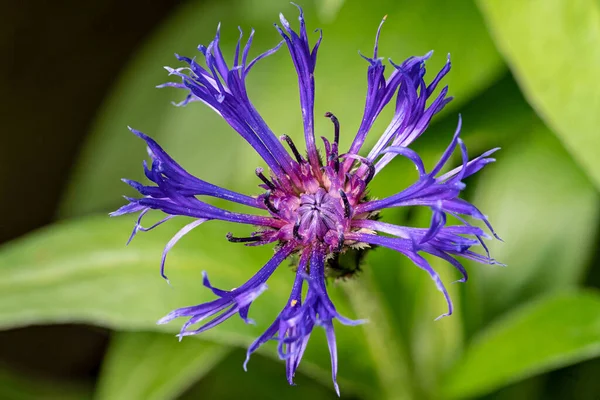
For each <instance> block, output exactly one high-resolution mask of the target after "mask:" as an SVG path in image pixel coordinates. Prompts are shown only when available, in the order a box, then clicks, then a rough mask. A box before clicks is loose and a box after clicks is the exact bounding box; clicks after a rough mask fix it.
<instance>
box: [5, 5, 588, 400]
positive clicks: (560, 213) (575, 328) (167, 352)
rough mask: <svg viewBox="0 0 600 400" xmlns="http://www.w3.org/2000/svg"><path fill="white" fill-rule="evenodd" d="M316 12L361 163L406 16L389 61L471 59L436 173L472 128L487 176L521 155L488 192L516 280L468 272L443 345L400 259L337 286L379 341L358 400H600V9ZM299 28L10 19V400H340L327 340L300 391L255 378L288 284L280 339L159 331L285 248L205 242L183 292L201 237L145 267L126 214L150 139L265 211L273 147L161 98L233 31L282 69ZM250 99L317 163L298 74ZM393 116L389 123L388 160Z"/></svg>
mask: <svg viewBox="0 0 600 400" xmlns="http://www.w3.org/2000/svg"><path fill="white" fill-rule="evenodd" d="M301 5H302V6H303V7H304V9H305V12H306V18H307V23H308V28H309V31H312V30H313V29H314V28H317V27H320V28H323V30H324V41H323V44H322V47H321V50H320V52H319V62H318V65H317V71H316V85H317V88H316V90H317V100H316V105H315V113H316V115H319V114H322V113H323V112H325V111H332V112H334V113H335V114H336V115H337V117H338V118H339V120H340V121H341V124H342V148H344V147H345V146H348V145H349V143H350V141H351V139H352V137H353V134H354V133H355V131H356V128H357V127H358V125H359V122H360V118H361V112H362V107H363V106H364V93H365V87H366V77H365V75H366V67H367V64H366V62H365V61H364V60H362V59H361V58H360V57H359V56H358V54H357V50H361V51H362V52H363V53H365V54H369V53H370V52H371V51H372V46H373V40H374V35H375V31H376V28H377V26H378V24H379V22H380V20H381V18H382V17H383V16H384V15H386V14H387V15H388V20H387V22H386V24H385V25H384V28H383V32H382V39H381V43H380V54H381V55H382V56H384V57H386V58H387V57H391V58H392V60H394V61H395V62H400V61H402V60H403V59H404V58H406V57H408V56H411V55H422V54H425V53H426V52H427V51H429V50H431V49H433V50H434V51H435V53H434V56H433V58H432V59H431V60H430V61H429V62H428V64H427V66H428V70H429V74H430V75H429V77H430V78H429V79H431V78H432V76H433V74H434V73H435V72H437V70H438V69H439V68H440V67H441V66H442V65H443V63H444V61H445V59H446V54H447V53H451V55H452V62H453V69H452V71H451V72H450V74H449V76H448V77H447V78H446V79H445V81H446V84H448V85H449V86H450V93H451V95H453V96H454V97H455V100H454V101H452V102H451V103H450V104H449V105H448V106H447V107H446V109H445V110H444V112H443V113H442V114H441V115H440V116H438V117H437V118H436V119H435V120H434V123H433V124H432V126H431V127H430V129H429V130H428V131H427V133H426V134H425V135H424V136H423V137H422V138H420V139H419V140H418V141H417V142H416V143H415V145H414V147H415V149H416V150H418V151H419V153H420V154H421V155H422V157H423V158H424V160H425V161H426V162H428V164H429V165H431V164H432V163H433V162H435V160H436V159H437V158H438V157H439V155H440V154H441V152H442V151H443V150H444V148H445V146H446V145H447V143H448V141H449V139H450V135H451V134H452V133H453V130H454V126H455V124H456V119H457V114H458V113H461V114H462V116H463V121H464V122H463V128H464V129H463V132H464V133H463V138H464V139H465V141H466V143H467V145H468V147H469V150H470V154H472V155H477V154H479V153H481V152H483V151H485V150H487V149H488V148H491V147H496V146H500V147H502V151H500V152H498V153H497V156H496V158H497V159H498V162H497V163H495V164H492V165H490V166H488V167H486V169H484V170H483V171H481V172H480V173H478V174H477V176H475V177H473V178H470V180H468V182H467V185H468V187H467V190H466V193H465V197H467V198H468V199H469V200H471V201H473V202H474V203H475V204H476V205H477V206H478V207H479V208H480V209H481V210H482V211H483V212H484V213H486V214H487V215H488V216H489V219H490V220H491V222H492V224H493V225H494V227H495V229H496V230H497V232H498V233H499V234H500V236H502V237H503V239H504V240H505V242H504V243H502V242H494V243H491V245H490V249H491V251H492V256H493V257H494V258H496V259H498V260H500V261H502V262H504V263H506V264H507V265H508V266H507V267H506V268H503V267H497V266H485V265H477V264H469V263H467V268H468V270H469V273H470V277H471V278H470V280H469V281H468V282H467V283H466V284H456V285H451V286H450V290H451V295H452V297H453V299H454V300H455V303H456V304H457V310H456V312H455V314H454V315H453V316H452V317H450V318H444V319H442V320H440V321H436V322H434V318H435V317H437V316H438V315H439V314H441V313H442V312H443V311H444V309H445V308H444V307H445V305H444V301H443V298H442V297H441V296H440V295H439V292H437V291H436V289H435V286H434V285H433V284H432V282H431V281H430V279H429V277H428V276H427V275H426V274H424V273H422V271H420V270H418V268H416V267H414V266H413V265H411V263H410V262H409V261H408V260H406V259H404V258H402V257H401V256H400V255H398V254H396V253H393V252H392V251H386V250H384V249H379V250H377V251H374V252H372V253H371V254H370V255H369V257H368V259H367V261H366V265H365V268H364V272H363V273H362V274H361V275H360V276H359V277H358V278H357V279H353V280H351V281H347V282H337V283H332V284H331V285H330V290H331V292H332V293H331V294H332V297H333V298H334V302H335V303H336V305H338V308H339V309H340V311H341V312H342V313H343V314H345V315H348V316H351V317H360V318H368V319H369V320H370V323H369V324H366V325H363V326H360V327H346V326H340V325H337V326H336V332H337V335H338V349H339V353H340V357H339V358H340V360H339V361H340V369H339V381H340V386H341V391H342V397H343V398H347V399H498V400H504V399H586V400H588V399H589V400H597V399H600V380H599V379H598V377H599V376H600V360H599V359H598V358H597V357H598V356H599V355H600V294H599V292H598V290H597V289H598V287H600V272H599V271H600V269H599V261H600V252H599V251H598V248H599V246H598V244H599V238H598V226H599V223H598V218H599V215H598V202H599V198H598V189H599V188H600V158H598V156H597V154H596V153H597V152H598V150H600V133H599V131H598V126H600V112H599V110H600V90H599V89H598V82H600V79H599V78H600V2H598V1H597V0H596V1H593V0H480V1H470V0H464V1H462V0H461V1H449V0H448V1H440V0H425V1H420V2H416V1H409V0H401V1H393V0H386V1H370V2H364V1H358V0H346V1H344V0H324V1H316V0H313V1H309V0H307V1H304V2H301ZM279 12H284V13H285V15H286V16H287V18H288V19H289V20H290V22H292V21H293V22H294V23H295V22H296V21H297V20H296V16H297V11H296V9H295V8H294V7H293V6H291V5H289V3H287V2H285V1H275V0H246V1H242V0H237V1H235V0H224V1H217V0H204V1H203V0H198V1H187V2H175V1H166V2H156V3H148V2H141V1H139V0H135V1H131V2H126V3H123V2H116V1H97V2H92V3H90V4H81V3H75V2H69V1H63V2H54V3H44V2H41V1H37V2H34V1H33V0H30V1H29V2H23V3H19V4H17V3H14V4H12V5H10V6H9V7H7V11H6V12H3V13H2V14H3V15H2V18H3V20H2V21H1V23H0V27H1V28H0V29H2V35H1V36H0V37H1V38H2V41H1V42H0V45H1V46H2V49H4V51H3V52H2V54H5V55H8V57H7V58H6V59H5V62H4V63H2V66H1V67H0V68H2V73H1V74H0V79H2V85H1V87H2V92H1V101H2V103H1V104H0V109H2V111H3V118H2V124H3V129H2V139H3V145H2V146H1V147H0V151H1V153H0V166H1V167H2V170H1V171H0V182H1V183H2V196H0V202H2V206H3V209H4V210H5V212H4V213H3V217H2V223H1V225H0V240H2V241H5V242H6V243H5V244H4V245H2V247H0V272H1V274H2V275H1V276H2V279H0V328H2V332H0V399H89V398H94V399H107V400H108V399H111V400H112V399H127V400H136V399H176V398H181V399H198V398H202V399H230V398H238V397H249V398H264V399H279V398H281V397H282V396H283V397H284V398H290V399H305V398H307V397H310V398H312V399H332V398H336V396H335V393H334V391H333V390H332V385H331V382H330V367H329V355H328V352H327V350H326V343H325V340H324V337H323V336H324V334H323V333H322V332H321V331H316V332H315V333H314V334H313V337H312V338H311V343H310V345H309V348H308V350H307V353H306V355H305V357H304V360H303V361H302V364H301V368H300V374H299V376H297V379H296V381H297V386H295V387H289V386H288V385H287V382H286V381H285V376H284V372H285V368H284V364H283V363H282V362H281V361H279V360H278V359H277V356H276V351H275V349H274V347H269V346H266V347H265V348H264V349H263V350H262V351H261V352H259V354H257V355H256V356H254V357H253V358H252V360H251V361H250V364H249V370H248V372H244V371H243V370H242V362H243V360H244V357H245V350H244V348H245V346H247V345H248V344H249V343H250V342H251V341H252V340H253V339H254V338H255V337H256V336H257V335H259V334H260V333H262V331H263V330H264V329H265V328H266V327H267V326H268V324H270V322H271V321H272V319H273V318H274V316H275V315H276V314H277V312H278V311H279V310H280V309H281V307H282V305H283V303H284V302H285V301H286V299H287V296H288V294H289V290H290V287H291V283H292V279H291V274H290V272H289V270H287V269H286V268H282V269H281V270H280V271H277V273H276V274H275V276H274V277H273V278H272V279H271V280H270V282H269V290H268V291H267V292H265V293H264V294H263V295H262V296H261V298H260V299H259V300H258V301H257V302H256V304H255V306H254V307H253V309H252V318H253V319H255V320H256V322H257V325H256V326H246V325H244V324H243V323H242V322H241V321H238V320H237V319H232V320H231V321H228V322H227V323H225V324H223V325H221V326H219V327H218V328H217V329H214V330H213V331H210V332H207V333H205V334H203V335H201V336H200V337H198V338H189V339H188V338H186V340H184V341H182V342H181V343H179V342H178V341H177V340H176V339H175V338H174V333H175V332H177V330H178V329H179V325H178V324H177V323H173V324H170V325H167V326H160V327H159V326H157V325H155V321H156V320H157V319H158V318H160V317H161V316H163V315H164V314H165V313H166V312H168V311H170V310H171V309H173V308H175V307H181V306H184V305H189V304H197V303H199V302H201V301H206V300H208V299H210V296H209V294H208V293H207V290H204V289H203V288H202V287H201V275H200V273H201V271H202V270H206V271H207V272H208V273H209V274H210V275H211V278H212V280H213V282H214V284H215V285H217V286H219V287H228V286H230V287H234V286H238V285H239V284H240V282H244V281H245V280H246V279H247V278H249V277H250V276H251V275H252V273H253V271H256V270H257V269H258V268H259V267H260V266H261V265H262V263H264V262H265V261H266V259H267V258H268V257H269V254H270V252H271V250H270V249H257V248H247V247H244V246H235V245H232V244H230V243H228V242H227V241H226V240H225V233H226V232H227V231H229V230H231V229H232V228H231V227H229V226H228V225H227V224H224V223H218V222H214V223H210V224H206V225H203V226H202V227H201V228H199V229H197V230H196V231H195V232H193V233H191V234H189V235H188V236H186V237H185V238H184V239H182V240H181V241H180V243H179V244H178V245H177V247H176V248H175V249H174V250H173V251H172V252H171V254H170V255H169V259H168V261H167V268H168V274H169V277H170V279H171V282H172V283H173V286H172V287H169V286H168V285H167V284H166V283H165V282H164V281H163V280H162V279H161V278H160V276H159V274H158V266H159V260H160V252H161V251H162V248H163V246H164V244H165V243H166V242H167V241H168V239H169V238H170V236H171V235H172V234H173V233H174V232H176V230H177V229H178V228H179V227H181V226H182V225H183V224H184V223H185V221H177V222H175V221H173V223H170V224H166V225H165V226H162V227H160V228H159V229H156V230H154V231H152V232H150V233H146V234H140V235H138V237H136V239H135V240H134V241H133V242H132V244H131V245H130V246H128V247H125V241H126V240H127V237H128V235H129V233H130V231H131V228H132V226H133V217H131V216H129V217H123V218H118V219H110V218H108V217H107V215H106V214H107V212H108V211H111V210H113V209H115V208H117V207H118V206H120V205H121V204H123V200H122V198H121V195H122V194H133V193H132V192H131V191H130V190H129V189H128V188H127V187H126V186H125V185H124V184H122V183H121V182H120V178H122V177H128V178H134V179H142V168H141V161H142V159H143V158H144V157H145V156H146V155H145V149H144V146H143V144H142V142H141V141H140V140H139V139H137V138H135V137H134V136H133V135H131V134H130V133H128V131H127V129H126V126H127V125H131V126H133V127H135V128H136V129H139V130H142V131H144V132H146V133H147V134H149V135H151V136H152V137H154V138H155V139H157V140H158V141H159V142H160V143H161V144H162V145H163V147H165V149H166V150H167V151H168V152H169V153H170V154H171V155H172V156H173V157H174V158H175V159H177V160H178V161H179V162H180V163H181V164H182V165H183V166H184V167H186V168H187V169H188V170H189V171H190V172H192V173H194V174H196V175H197V176H199V177H201V178H202V179H205V180H208V181H211V182H214V183H216V184H219V185H221V186H225V187H228V188H231V189H234V190H236V191H241V192H246V193H255V191H256V179H255V177H254V168H255V167H256V166H258V165H261V164H260V161H259V159H258V157H257V156H256V154H254V153H253V152H252V151H251V149H250V148H249V146H247V145H246V143H245V142H244V141H243V140H242V139H241V138H239V137H237V136H236V134H235V133H234V132H233V131H232V130H231V129H230V128H229V127H228V126H227V125H226V124H225V123H224V122H223V121H222V120H220V119H219V118H218V117H217V116H216V115H215V114H214V113H213V112H212V111H211V110H209V109H208V108H207V107H204V106H202V105H200V104H191V105H190V106H188V107H186V108H176V107H173V106H172V105H171V104H170V101H172V100H174V101H179V100H180V99H181V97H182V94H181V93H179V92H177V91H174V90H170V89H162V90H157V89H155V88H154V87H155V86H156V85H157V84H160V83H163V82H165V81H166V80H168V78H167V76H166V72H165V71H164V70H163V69H162V68H161V67H162V66H163V65H171V66H175V65H177V63H176V60H175V59H174V58H173V53H174V52H177V53H180V54H185V55H190V56H193V55H195V52H196V50H195V49H196V46H197V44H199V43H203V44H207V43H208V42H209V41H210V40H211V39H212V37H213V35H214V31H215V28H216V25H217V23H218V22H219V21H220V22H221V23H222V47H223V51H224V53H225V54H226V55H230V54H232V53H233V50H234V46H235V42H236V40H237V36H238V31H237V26H238V25H240V26H241V27H242V28H243V29H244V30H245V31H246V32H249V30H250V28H251V27H254V28H255V29H256V30H257V34H256V37H255V41H254V54H257V53H258V52H260V51H262V50H264V49H266V48H270V47H272V46H273V45H274V44H276V43H277V42H278V41H279V37H278V35H277V33H276V31H275V30H274V29H273V27H272V23H273V22H276V21H277V19H278V13H279ZM314 35H315V36H314V37H313V39H316V34H314ZM249 92H250V95H251V98H252V100H253V101H254V103H255V105H256V106H257V108H258V109H259V111H260V112H261V113H262V114H263V116H264V117H265V119H266V120H267V122H268V123H269V125H270V126H271V128H272V129H273V131H274V132H276V133H277V134H283V133H286V134H289V135H291V136H292V137H294V138H296V139H297V140H301V139H300V138H301V136H302V132H301V129H302V128H301V127H302V121H301V116H300V112H299V100H298V94H297V86H296V78H295V72H294V70H293V67H292V64H291V62H290V60H289V56H288V55H287V53H286V51H284V50H282V51H280V52H278V53H277V54H275V55H274V56H272V57H269V58H268V59H266V60H264V61H263V62H261V63H260V64H259V65H258V66H257V67H256V68H255V69H254V70H253V73H252V74H251V76H250V78H249ZM390 117H391V110H387V113H385V112H384V113H383V115H382V117H380V120H379V122H378V124H377V125H376V126H375V129H374V130H373V131H372V136H371V137H370V138H369V139H370V141H371V142H370V143H373V142H374V140H375V139H376V135H375V132H377V131H378V130H379V131H381V130H382V129H384V128H385V126H386V124H387V122H388V121H389V118H390ZM316 130H317V134H318V135H319V136H320V135H322V134H325V135H329V134H330V133H331V126H330V122H329V121H328V120H326V119H325V118H323V120H320V119H317V120H316ZM456 162H458V160H456ZM414 174H415V173H414V168H413V167H412V166H410V164H409V163H408V162H404V161H402V160H399V159H397V160H395V161H394V162H393V163H392V164H390V166H389V167H388V168H387V169H386V170H385V171H384V172H383V173H382V174H381V175H378V176H377V179H375V181H374V182H373V188H372V193H373V195H375V196H377V197H382V196H384V195H388V194H391V193H393V192H396V191H399V190H401V189H403V188H404V187H405V186H406V185H407V184H409V183H410V182H411V181H412V180H414V178H415V175H414ZM157 217H158V216H157ZM384 218H385V219H387V220H389V221H393V222H395V223H399V224H408V225H422V224H425V223H426V222H427V221H428V218H429V216H428V212H424V211H423V210H410V211H409V210H399V211H395V212H389V213H387V214H385V215H384ZM42 225H47V226H44V227H43V228H41V229H38V230H35V228H38V227H41V226H42ZM233 229H234V233H236V231H235V230H236V229H237V230H239V232H237V233H244V231H243V228H242V229H240V228H237V227H235V228H233ZM30 231H32V232H30ZM432 263H433V265H434V266H435V267H436V268H437V270H438V271H439V272H440V273H441V274H442V276H443V277H444V279H445V281H447V282H448V283H449V282H452V281H454V280H457V279H458V277H457V276H456V274H455V271H453V270H452V268H451V267H450V266H449V265H446V264H445V263H443V262H440V261H439V260H432Z"/></svg>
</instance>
